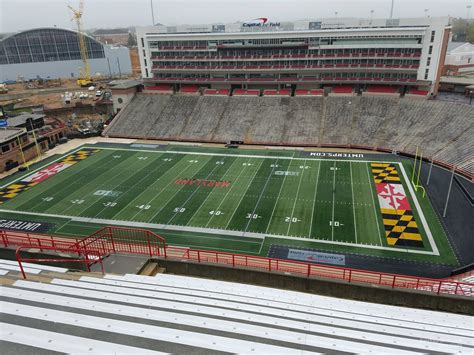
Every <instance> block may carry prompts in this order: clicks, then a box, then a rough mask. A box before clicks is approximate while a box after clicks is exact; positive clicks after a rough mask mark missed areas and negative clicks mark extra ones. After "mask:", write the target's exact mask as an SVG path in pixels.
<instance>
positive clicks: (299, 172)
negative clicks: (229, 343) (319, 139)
mask: <svg viewBox="0 0 474 355" xmlns="http://www.w3.org/2000/svg"><path fill="white" fill-rule="evenodd" d="M91 149H97V151H92V150H89V149H88V148H82V149H81V150H82V151H83V152H86V153H87V154H83V155H81V153H79V154H76V155H75V156H74V157H73V158H66V159H65V160H64V159H58V157H55V159H50V160H48V161H46V162H45V163H46V164H45V165H49V166H50V167H51V166H53V167H52V168H50V170H49V171H47V173H48V174H47V175H48V176H47V178H45V177H44V176H45V171H40V172H39V173H38V172H36V174H35V175H34V177H33V179H31V178H28V177H27V178H26V179H25V178H24V177H19V178H18V179H19V180H20V182H21V180H24V181H26V182H25V184H26V185H27V187H28V188H24V189H22V191H20V192H17V191H16V190H15V191H14V192H15V193H14V196H12V197H11V198H5V199H4V200H3V204H1V205H0V216H1V217H2V218H3V219H18V220H32V221H37V222H38V221H39V222H48V223H53V224H54V228H53V229H52V230H51V232H52V233H57V234H62V235H65V236H79V235H82V236H86V235H89V234H91V233H92V232H94V231H95V230H97V229H98V228H100V227H101V226H103V225H109V224H118V225H127V226H131V227H133V226H135V227H144V228H148V229H151V230H153V231H155V232H157V233H159V234H161V235H163V236H164V237H166V239H167V242H168V243H169V244H171V245H178V246H188V247H192V248H200V249H213V250H221V251H228V252H239V253H247V254H253V255H267V253H268V250H269V248H270V246H271V245H272V244H278V245H287V246H297V247H302V248H309V249H314V250H321V251H328V252H338V253H352V254H358V255H376V256H381V257H387V258H397V259H409V260H418V261H425V262H431V263H439V264H450V265H456V264H457V261H456V258H455V256H454V253H453V252H452V250H451V247H450V245H449V242H448V240H447V238H446V236H445V233H444V231H443V229H442V227H441V225H440V223H439V221H438V219H437V216H436V214H435V212H434V210H433V208H432V206H431V204H430V201H429V199H428V198H423V197H422V196H421V195H420V193H419V192H418V193H414V194H412V193H411V191H410V186H409V184H408V181H407V180H406V178H405V177H404V175H403V173H402V171H403V168H402V167H404V169H405V170H406V174H407V175H408V176H410V174H411V166H410V164H407V163H403V164H400V163H398V162H395V163H393V164H392V165H393V166H394V167H395V168H396V172H398V176H399V177H400V181H399V182H398V184H399V186H403V188H402V190H403V191H404V193H405V194H406V201H407V203H409V205H410V206H411V209H412V211H413V212H412V214H413V218H414V221H416V224H413V225H415V226H416V230H415V232H413V233H412V234H411V235H412V236H411V237H410V236H409V235H408V234H407V233H406V232H404V233H401V234H400V233H399V237H397V238H398V239H393V238H392V239H390V238H387V236H386V233H385V228H386V227H384V223H385V224H386V223H387V219H386V217H385V219H384V217H383V216H382V211H381V207H382V206H381V205H380V202H379V201H383V200H380V199H379V196H378V194H377V186H376V184H377V182H376V181H375V180H374V175H373V174H374V172H373V169H374V167H373V166H372V162H380V161H383V158H381V157H380V156H375V157H374V158H372V157H370V155H369V156H368V158H367V157H365V158H360V157H357V158H354V159H350V158H347V157H343V158H341V159H334V158H330V159H325V158H323V159H321V158H316V157H312V156H309V155H308V154H303V152H300V151H272V150H254V151H253V150H223V149H220V148H202V147H199V148H197V147H189V146H188V147H186V146H171V147H159V148H158V149H153V148H150V149H148V148H146V146H140V147H136V148H131V147H130V146H128V145H123V144H114V145H107V144H100V145H94V146H93V147H92V146H91ZM387 157H388V158H389V159H390V160H392V159H391V158H392V156H387ZM55 160H57V162H56V163H53V161H55ZM58 163H59V164H58ZM51 164H53V165H51ZM54 164H56V165H54ZM58 166H60V167H58ZM63 168H64V170H62V169H63ZM32 181H34V182H35V183H32ZM6 183H9V184H11V183H12V179H9V180H8V181H6V182H4V181H2V185H4V184H6ZM387 191H388V190H387ZM11 192H12V190H11V189H10V190H8V188H7V190H5V191H4V192H3V195H2V196H6V195H7V194H8V193H11ZM379 194H380V193H379ZM402 197H403V196H402ZM402 197H399V196H398V197H395V199H394V198H393V196H389V197H387V198H388V199H390V198H392V199H394V201H396V200H397V199H401V198H402ZM417 203H418V205H419V207H418V206H417ZM425 220H426V223H424V221H425ZM407 223H408V222H407ZM411 223H414V222H411ZM410 225H411V224H410ZM397 235H398V234H397ZM413 235H414V237H413ZM410 238H411V239H410ZM417 238H418V239H419V240H418V239H417ZM438 251H439V252H438ZM438 254H439V255H438Z"/></svg>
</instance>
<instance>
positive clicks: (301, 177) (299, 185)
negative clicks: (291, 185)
mask: <svg viewBox="0 0 474 355" xmlns="http://www.w3.org/2000/svg"><path fill="white" fill-rule="evenodd" d="M303 166H306V159H305V161H304V163H303ZM302 170H303V171H302V172H301V176H300V181H299V182H298V189H297V190H296V195H295V202H294V203H293V209H292V210H291V217H290V223H288V231H287V232H286V234H287V235H289V234H290V228H291V222H292V221H293V214H294V213H295V207H296V202H297V201H298V194H299V193H300V187H301V180H302V179H303V174H304V172H305V170H306V169H304V168H303V169H302Z"/></svg>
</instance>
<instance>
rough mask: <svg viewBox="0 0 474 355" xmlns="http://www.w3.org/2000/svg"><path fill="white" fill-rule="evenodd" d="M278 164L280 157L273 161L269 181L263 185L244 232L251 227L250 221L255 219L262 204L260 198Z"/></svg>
mask: <svg viewBox="0 0 474 355" xmlns="http://www.w3.org/2000/svg"><path fill="white" fill-rule="evenodd" d="M277 166H278V159H277V160H276V161H275V163H273V167H272V170H271V171H270V174H269V175H268V177H267V181H265V185H263V188H262V192H260V196H258V200H257V203H256V204H255V207H254V208H253V211H252V214H251V215H250V218H249V221H248V222H247V225H246V226H245V229H244V233H246V232H247V229H249V226H250V223H251V222H252V220H253V216H254V215H255V211H256V210H257V207H258V205H259V204H260V200H261V199H262V195H263V192H264V191H265V189H266V188H267V185H268V182H269V181H270V177H271V176H272V175H273V172H274V171H275V168H276V167H277Z"/></svg>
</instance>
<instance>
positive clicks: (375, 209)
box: [366, 163, 383, 246]
mask: <svg viewBox="0 0 474 355" xmlns="http://www.w3.org/2000/svg"><path fill="white" fill-rule="evenodd" d="M366 167H367V178H368V179H369V183H370V196H372V203H373V204H374V208H373V210H374V217H375V221H376V222H377V234H378V236H379V241H380V245H381V246H382V245H383V242H382V236H381V235H380V222H379V218H378V214H377V205H376V204H375V199H374V189H373V187H372V183H371V180H370V171H369V164H368V163H367V164H366Z"/></svg>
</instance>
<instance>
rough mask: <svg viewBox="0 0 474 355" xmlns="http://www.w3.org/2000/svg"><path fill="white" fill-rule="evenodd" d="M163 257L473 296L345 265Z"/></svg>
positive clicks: (443, 284) (449, 286) (452, 286)
mask: <svg viewBox="0 0 474 355" xmlns="http://www.w3.org/2000/svg"><path fill="white" fill-rule="evenodd" d="M166 250H167V255H168V256H167V259H178V260H187V261H192V262H197V263H205V264H220V265H226V266H232V267H234V268H240V269H252V270H263V271H267V272H278V273H290V274H293V275H297V276H303V277H307V278H319V279H328V280H338V281H344V282H347V283H353V284H354V283H356V284H370V285H378V286H384V287H389V288H392V289H411V290H417V291H425V292H430V293H436V294H438V295H439V294H449V295H458V296H466V297H474V284H471V283H463V282H457V281H453V280H449V279H442V280H439V279H430V278H420V277H414V276H405V275H398V274H389V273H381V272H376V271H367V270H357V269H351V268H346V267H338V266H328V265H319V264H311V263H305V262H299V261H292V260H285V259H276V258H266V257H261V256H250V255H241V254H232V253H223V252H216V251H209V250H193V249H186V248H177V247H166Z"/></svg>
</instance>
